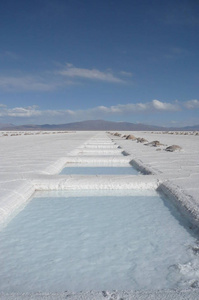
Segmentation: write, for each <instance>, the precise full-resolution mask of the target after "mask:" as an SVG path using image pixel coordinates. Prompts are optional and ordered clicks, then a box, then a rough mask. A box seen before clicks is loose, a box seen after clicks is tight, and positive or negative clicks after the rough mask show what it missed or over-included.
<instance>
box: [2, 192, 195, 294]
mask: <svg viewBox="0 0 199 300" xmlns="http://www.w3.org/2000/svg"><path fill="white" fill-rule="evenodd" d="M185 225H186V224H185ZM196 249H197V243H196V236H195V235H192V234H190V232H189V229H186V227H184V225H183V223H182V219H181V217H180V215H179V213H178V212H177V211H176V210H175V209H174V208H173V207H172V206H171V205H170V204H169V205H168V204H167V200H165V199H164V197H162V196H160V195H159V194H158V193H156V192H155V191H121V190H118V191H115V192H114V191H79V192H76V191H70V192H66V191H65V192H43V193H42V192H41V193H38V194H36V195H35V197H34V198H33V199H32V200H31V201H30V202H29V203H28V205H27V206H26V207H25V208H24V209H23V210H22V211H21V212H19V213H18V214H17V215H16V216H15V217H14V218H13V219H12V220H11V221H10V223H9V224H8V225H7V226H6V227H5V228H3V229H2V231H1V232H0V266H1V268H0V290H1V292H19V293H22V292H26V293H27V292H38V291H41V292H64V291H66V290H68V291H81V290H82V291H86V290H116V289H117V290H144V289H150V290H152V289H164V288H176V287H188V286H197V280H198V277H199V268H198V266H199V264H198V257H197V255H196V254H197V251H196Z"/></svg>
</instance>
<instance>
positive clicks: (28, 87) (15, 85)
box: [0, 76, 56, 91]
mask: <svg viewBox="0 0 199 300" xmlns="http://www.w3.org/2000/svg"><path fill="white" fill-rule="evenodd" d="M55 87H56V85H55V84H53V83H52V82H48V81H47V80H45V79H44V78H42V77H33V76H23V77H9V76H7V77H3V76H1V77H0V88H2V89H4V90H7V91H15V90H20V91H21V90H22V91H35V90H36V91H51V90H53V89H54V88H55Z"/></svg>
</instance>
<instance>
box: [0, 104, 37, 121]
mask: <svg viewBox="0 0 199 300" xmlns="http://www.w3.org/2000/svg"><path fill="white" fill-rule="evenodd" d="M36 108H37V106H35V105H33V106H28V107H26V108H25V107H14V108H5V107H4V108H3V109H1V110H0V117H19V118H24V117H28V118H29V117H38V116H41V115H42V113H41V111H39V110H37V109H36Z"/></svg>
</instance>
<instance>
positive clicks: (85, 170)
mask: <svg viewBox="0 0 199 300" xmlns="http://www.w3.org/2000/svg"><path fill="white" fill-rule="evenodd" d="M71 174H73V175H138V174H140V172H139V171H138V170H136V169H135V168H134V167H133V166H131V165H130V164H129V165H128V166H104V167H99V166H94V165H93V166H85V165H84V166H81V165H78V166H73V167H68V166H67V167H66V168H64V169H63V170H62V171H61V172H60V175H71Z"/></svg>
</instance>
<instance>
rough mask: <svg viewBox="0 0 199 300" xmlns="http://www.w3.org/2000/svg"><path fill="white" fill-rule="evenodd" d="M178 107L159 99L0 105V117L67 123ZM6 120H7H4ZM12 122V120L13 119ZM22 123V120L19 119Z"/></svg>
mask: <svg viewBox="0 0 199 300" xmlns="http://www.w3.org/2000/svg"><path fill="white" fill-rule="evenodd" d="M179 109H180V106H179V104H178V103H176V102H174V104H172V103H166V102H161V101H159V100H152V101H151V102H147V103H143V102H138V103H128V104H118V105H113V106H103V105H101V106H97V107H93V108H88V109H84V110H83V109H82V110H81V109H80V110H71V109H62V110H40V109H39V108H38V107H37V106H35V105H33V106H28V107H14V108H7V107H5V106H3V105H0V117H1V118H4V119H6V118H9V121H10V120H11V121H12V120H19V119H20V118H21V119H23V120H24V119H26V120H31V122H33V123H37V124H42V123H43V124H44V123H67V122H71V121H79V120H86V119H97V118H107V117H110V116H124V117H123V118H125V116H127V115H135V114H147V115H149V114H154V113H156V112H159V113H161V112H171V111H177V110H179ZM6 122H7V121H6ZM13 122H14V121H13ZM21 122H22V123H23V121H21Z"/></svg>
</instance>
